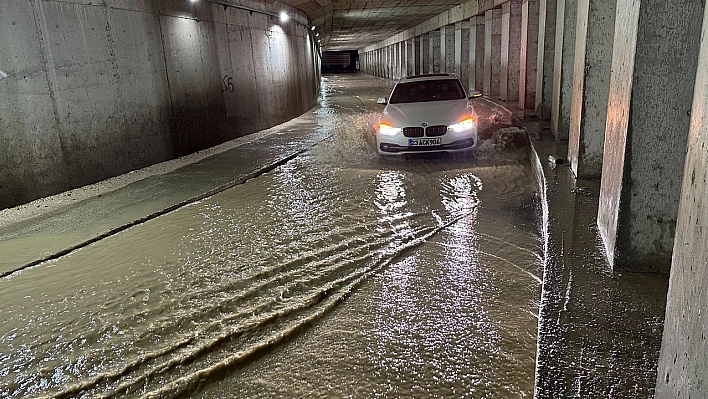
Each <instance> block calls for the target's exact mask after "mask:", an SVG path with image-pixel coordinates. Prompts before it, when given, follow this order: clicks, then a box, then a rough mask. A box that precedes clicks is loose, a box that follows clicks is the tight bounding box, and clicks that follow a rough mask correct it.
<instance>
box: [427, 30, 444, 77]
mask: <svg viewBox="0 0 708 399" xmlns="http://www.w3.org/2000/svg"><path fill="white" fill-rule="evenodd" d="M428 37H429V39H430V40H429V43H428V44H429V50H428V58H429V60H430V61H429V67H430V68H429V69H428V72H429V73H439V72H440V61H441V60H440V58H441V57H440V30H431V31H430V32H428Z"/></svg>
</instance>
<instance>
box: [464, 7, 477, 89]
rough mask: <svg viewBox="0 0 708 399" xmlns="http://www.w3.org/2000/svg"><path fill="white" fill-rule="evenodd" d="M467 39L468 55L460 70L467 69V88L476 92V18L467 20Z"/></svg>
mask: <svg viewBox="0 0 708 399" xmlns="http://www.w3.org/2000/svg"><path fill="white" fill-rule="evenodd" d="M468 32H469V37H468V43H467V46H468V47H467V52H468V54H469V56H468V59H467V61H468V62H467V63H466V64H465V63H463V65H462V68H467V69H468V76H467V77H468V80H467V87H468V88H469V90H476V86H477V62H476V59H477V56H476V55H477V17H472V18H470V20H469V29H468Z"/></svg>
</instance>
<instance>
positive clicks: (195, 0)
mask: <svg viewBox="0 0 708 399" xmlns="http://www.w3.org/2000/svg"><path fill="white" fill-rule="evenodd" d="M198 1H199V0H189V2H190V3H196V2H198Z"/></svg>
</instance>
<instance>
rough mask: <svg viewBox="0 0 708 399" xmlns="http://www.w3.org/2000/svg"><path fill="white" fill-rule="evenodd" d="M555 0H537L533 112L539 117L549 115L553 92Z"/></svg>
mask: <svg viewBox="0 0 708 399" xmlns="http://www.w3.org/2000/svg"><path fill="white" fill-rule="evenodd" d="M556 2H557V0H539V8H538V58H537V60H536V99H535V104H534V109H535V114H536V116H537V117H539V118H543V119H545V118H548V117H550V116H551V97H552V94H553V60H554V58H555V56H554V54H555V51H556V11H557V3H556Z"/></svg>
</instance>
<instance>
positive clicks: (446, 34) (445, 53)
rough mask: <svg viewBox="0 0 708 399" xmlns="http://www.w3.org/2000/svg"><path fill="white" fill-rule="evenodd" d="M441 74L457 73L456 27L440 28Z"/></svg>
mask: <svg viewBox="0 0 708 399" xmlns="http://www.w3.org/2000/svg"><path fill="white" fill-rule="evenodd" d="M440 72H443V73H453V72H455V25H454V24H453V25H446V26H443V27H441V28H440Z"/></svg>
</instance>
